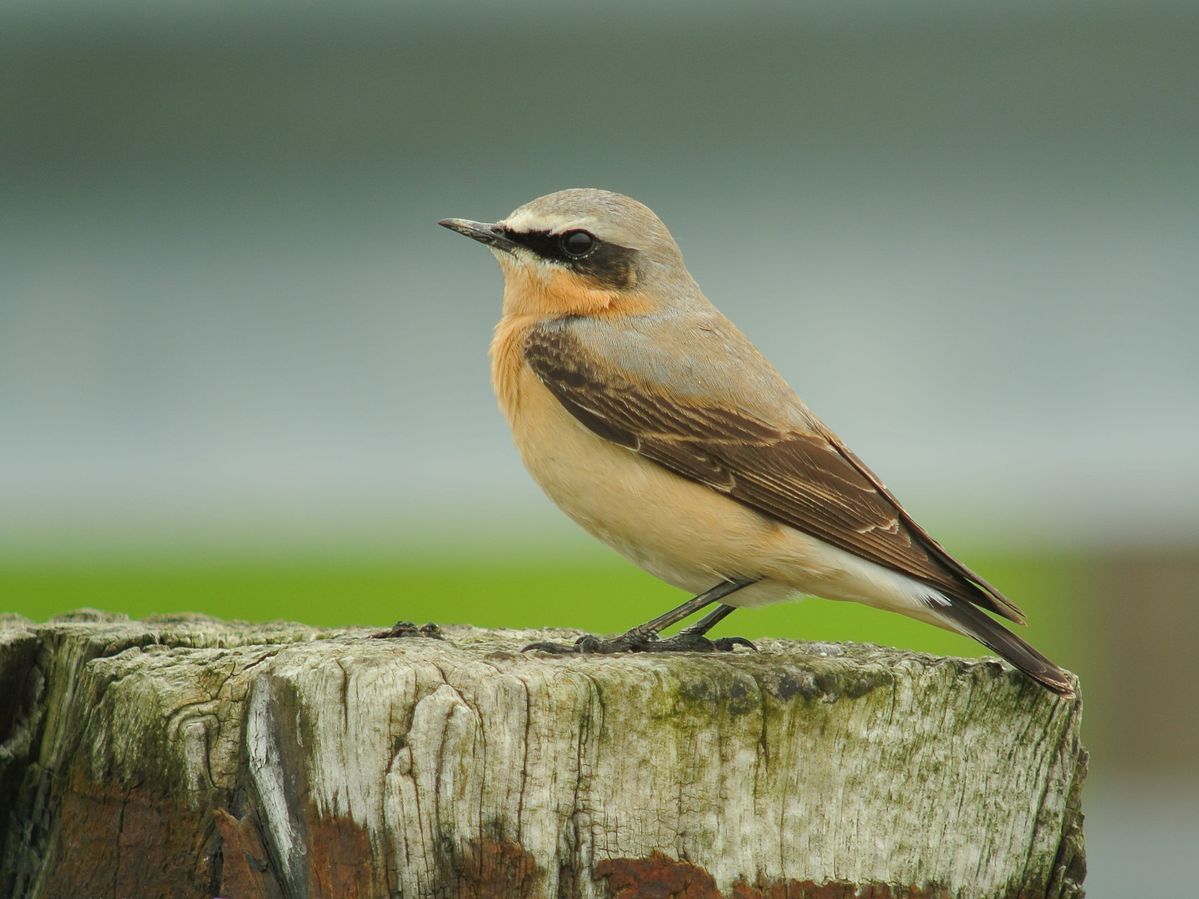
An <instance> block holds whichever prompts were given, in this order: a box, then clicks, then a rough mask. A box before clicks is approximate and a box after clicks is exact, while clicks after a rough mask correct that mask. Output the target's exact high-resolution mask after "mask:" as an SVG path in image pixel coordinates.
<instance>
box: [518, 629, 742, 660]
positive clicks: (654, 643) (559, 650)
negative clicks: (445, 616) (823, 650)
mask: <svg viewBox="0 0 1199 899" xmlns="http://www.w3.org/2000/svg"><path fill="white" fill-rule="evenodd" d="M738 646H745V647H747V648H749V649H752V650H753V651H754V652H757V651H758V647H756V646H754V645H753V644H752V643H751V642H749V641H748V640H746V639H745V638H744V637H720V638H718V639H716V640H709V639H708V638H707V637H705V636H704V635H703V634H696V633H687V632H686V631H683V632H681V633H679V634H678V635H676V636H674V637H670V638H668V639H666V640H663V639H661V638H659V637H658V635H657V634H656V633H654V632H652V631H650V632H644V633H639V632H634V631H630V632H629V633H627V634H621V635H620V636H619V637H612V638H611V639H608V640H605V639H603V638H601V637H596V636H595V635H593V634H584V635H583V636H581V637H579V639H577V640H575V642H574V643H570V644H567V643H551V642H549V641H542V642H538V643H530V644H529V645H528V646H525V647H523V648H522V649H521V652H548V653H552V654H554V655H575V654H584V653H586V654H593V655H613V654H615V653H621V652H732V651H733V650H734V649H735V648H736V647H738Z"/></svg>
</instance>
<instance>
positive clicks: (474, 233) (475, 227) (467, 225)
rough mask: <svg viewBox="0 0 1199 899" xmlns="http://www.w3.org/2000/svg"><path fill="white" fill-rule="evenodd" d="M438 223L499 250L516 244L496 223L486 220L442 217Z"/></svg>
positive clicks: (508, 248) (510, 247)
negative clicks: (475, 220) (477, 220)
mask: <svg viewBox="0 0 1199 899" xmlns="http://www.w3.org/2000/svg"><path fill="white" fill-rule="evenodd" d="M437 224H439V225H441V227H443V228H449V229H450V230H451V231H457V232H458V233H459V234H462V235H465V236H466V237H469V238H471V239H472V240H477V241H478V242H479V243H484V244H487V246H489V247H495V248H496V249H497V250H509V251H511V250H512V248H513V247H515V246H516V244H515V243H514V242H513V241H511V240H509V239H508V238H507V237H505V236H504V235H503V233H502V232H500V231H498V230H496V227H495V225H489V224H487V223H486V222H472V221H470V220H469V219H442V220H441V221H440V222H438V223H437Z"/></svg>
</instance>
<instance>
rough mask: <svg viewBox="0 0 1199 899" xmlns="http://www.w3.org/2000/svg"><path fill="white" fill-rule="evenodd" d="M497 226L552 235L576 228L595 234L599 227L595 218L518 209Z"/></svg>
mask: <svg viewBox="0 0 1199 899" xmlns="http://www.w3.org/2000/svg"><path fill="white" fill-rule="evenodd" d="M496 224H498V225H502V226H503V227H505V228H510V229H511V230H513V231H548V232H549V233H550V234H560V233H561V232H563V231H570V230H571V229H574V228H582V229H583V230H585V231H591V232H593V233H594V231H595V228H596V226H597V225H599V222H598V220H597V219H596V218H595V217H594V216H590V215H586V216H577V215H562V214H560V213H535V212H529V211H528V210H523V209H518V210H517V211H516V212H514V213H513V214H512V215H510V216H509V217H508V218H506V219H504V220H503V221H501V222H497V223H496Z"/></svg>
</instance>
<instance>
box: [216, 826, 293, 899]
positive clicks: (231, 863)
mask: <svg viewBox="0 0 1199 899" xmlns="http://www.w3.org/2000/svg"><path fill="white" fill-rule="evenodd" d="M212 818H213V823H214V824H215V826H216V839H217V841H218V844H217V846H215V847H214V851H213V852H212V854H211V859H212V862H214V863H215V862H216V860H217V859H219V860H220V873H219V878H220V883H219V885H218V889H217V894H218V895H220V896H234V897H236V899H276V897H278V896H280V890H279V886H278V884H277V882H276V881H275V879H274V877H273V876H272V875H271V873H270V860H269V858H268V856H267V851H266V847H265V846H264V845H263V842H262V834H260V833H259V832H258V826H257V824H255V822H254V819H253V817H252V816H250V815H246V817H244V818H240V819H239V818H235V817H233V815H231V814H230V813H229V812H228V811H226V810H225V809H223V808H218V809H213V811H212Z"/></svg>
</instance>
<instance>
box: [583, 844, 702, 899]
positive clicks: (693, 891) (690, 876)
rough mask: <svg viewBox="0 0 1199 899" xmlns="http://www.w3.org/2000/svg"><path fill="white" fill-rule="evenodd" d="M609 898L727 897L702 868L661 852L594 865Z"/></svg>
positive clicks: (699, 898)
mask: <svg viewBox="0 0 1199 899" xmlns="http://www.w3.org/2000/svg"><path fill="white" fill-rule="evenodd" d="M595 876H596V878H597V879H600V880H605V881H607V887H608V896H609V897H610V899H724V895H723V894H722V893H721V892H720V890H718V889H717V888H716V880H715V879H714V878H713V877H712V875H711V874H709V873H708V872H707V871H705V870H704V869H703V868H700V867H697V866H696V865H693V864H691V863H690V862H684V861H679V860H678V859H673V858H671V857H670V856H668V855H666V854H664V853H662V852H654V853H652V854H651V855H650V856H649V857H648V858H610V859H605V860H603V861H601V862H599V864H597V865H596V866H595Z"/></svg>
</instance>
